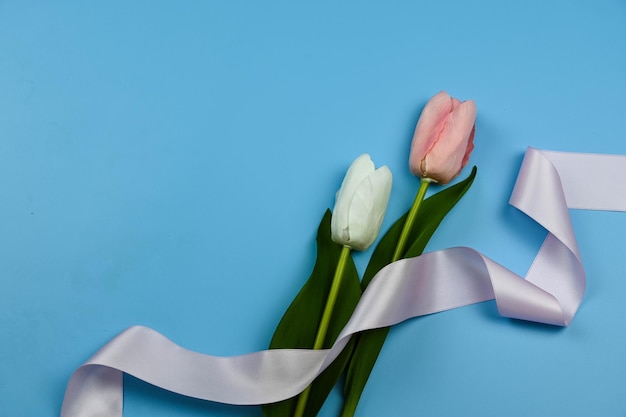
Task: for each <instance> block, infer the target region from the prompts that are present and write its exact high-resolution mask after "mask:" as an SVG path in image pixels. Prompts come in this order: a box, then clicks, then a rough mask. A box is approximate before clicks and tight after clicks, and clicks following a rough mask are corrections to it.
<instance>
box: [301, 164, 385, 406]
mask: <svg viewBox="0 0 626 417" xmlns="http://www.w3.org/2000/svg"><path fill="white" fill-rule="evenodd" d="M390 195H391V171H390V170H389V168H387V167H386V166H382V167H380V168H378V169H376V168H375V166H374V163H373V162H372V160H371V158H370V156H369V155H367V154H363V155H361V156H359V157H358V158H357V159H356V160H355V161H354V162H353V163H352V165H350V168H348V172H346V176H345V177H344V179H343V182H342V183H341V187H340V188H339V191H337V195H336V197H335V208H334V209H333V215H332V218H331V222H330V231H331V238H332V240H333V242H335V243H338V244H340V245H343V248H342V249H341V254H340V255H339V260H338V262H337V268H336V269H335V274H334V276H333V279H332V281H331V286H330V291H329V293H328V298H327V299H326V304H325V306H324V311H323V312H322V318H321V320H320V324H319V327H318V328H317V333H316V335H315V341H314V342H313V349H321V348H322V346H323V343H324V339H325V338H326V333H327V331H328V326H329V325H330V319H331V316H332V313H333V309H334V308H335V303H336V301H337V295H338V294H339V288H340V287H341V279H342V276H343V271H344V269H345V267H346V262H347V260H348V258H349V256H350V250H351V249H355V250H365V249H367V248H369V247H370V245H371V244H372V243H374V240H376V237H377V236H378V232H379V230H380V226H381V224H382V223H383V218H384V217H385V211H387V203H388V202H389V196H390ZM310 392H311V387H310V386H309V387H307V388H306V389H305V390H304V391H302V392H301V393H300V395H299V396H298V401H297V402H296V408H295V410H294V413H293V417H303V416H304V410H305V408H306V403H307V401H308V398H309V394H310Z"/></svg>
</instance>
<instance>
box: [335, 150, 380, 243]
mask: <svg viewBox="0 0 626 417" xmlns="http://www.w3.org/2000/svg"><path fill="white" fill-rule="evenodd" d="M374 171H375V167H374V163H373V162H372V160H371V158H370V156H369V155H367V154H363V155H361V156H359V157H358V158H357V159H355V160H354V162H353V163H352V165H350V168H348V171H347V172H346V176H345V177H344V179H343V182H342V183H341V187H340V188H339V191H337V195H336V197H335V208H334V209H333V216H332V220H331V231H332V237H333V241H335V242H336V243H339V244H342V245H347V244H348V243H349V242H350V241H351V240H352V239H351V230H350V219H349V211H350V204H351V201H352V199H353V196H354V193H355V191H356V189H357V187H358V186H359V184H360V183H361V182H362V181H363V180H364V179H365V178H367V177H368V176H369V175H370V174H371V173H373V172H374Z"/></svg>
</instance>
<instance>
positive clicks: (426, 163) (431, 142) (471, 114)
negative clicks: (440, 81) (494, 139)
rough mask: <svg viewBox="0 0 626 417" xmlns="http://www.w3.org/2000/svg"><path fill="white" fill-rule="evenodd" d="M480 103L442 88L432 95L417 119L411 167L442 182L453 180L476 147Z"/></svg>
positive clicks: (431, 178)
mask: <svg viewBox="0 0 626 417" xmlns="http://www.w3.org/2000/svg"><path fill="white" fill-rule="evenodd" d="M475 121H476V104H474V101H472V100H468V101H464V102H461V101H459V100H458V99H456V98H453V97H450V96H449V95H448V93H446V92H445V91H442V92H440V93H438V94H436V95H435V96H434V97H432V98H431V99H430V100H429V101H428V103H426V106H425V107H424V110H423V111H422V115H421V116H420V118H419V121H418V122H417V126H416V128H415V134H414V135H413V143H412V144H411V155H410V158H409V167H410V168H411V172H412V173H413V174H414V175H416V176H419V177H421V178H427V179H430V180H432V181H434V182H437V183H440V184H447V183H449V182H450V181H452V180H453V179H454V178H455V177H456V176H457V175H459V173H460V172H461V170H462V169H463V167H465V165H467V162H468V161H469V157H470V154H471V153H472V150H474V130H475Z"/></svg>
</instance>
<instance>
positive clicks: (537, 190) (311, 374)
mask: <svg viewBox="0 0 626 417" xmlns="http://www.w3.org/2000/svg"><path fill="white" fill-rule="evenodd" d="M581 167H584V170H583V169H581ZM589 173H593V176H590V175H589ZM625 176H626V156H613V155H595V154H577V153H564V152H550V151H541V150H537V149H533V148H529V149H528V150H527V152H526V155H525V157H524V161H523V162H522V167H521V169H520V172H519V174H518V178H517V182H516V184H515V187H514V190H513V194H512V196H511V199H510V204H512V205H513V206H515V207H517V208H518V209H519V210H521V211H523V212H524V213H526V214H527V215H528V216H530V217H531V218H532V219H534V220H535V221H537V222H538V223H539V224H541V225H542V226H543V227H544V228H546V230H547V231H548V236H547V237H546V239H545V241H544V242H543V245H542V246H541V248H540V250H539V252H538V253H537V256H536V257H535V260H534V262H533V264H532V266H531V267H530V269H529V271H528V273H527V275H526V277H525V278H522V277H520V276H518V275H516V274H514V273H513V272H511V271H509V270H508V269H506V268H505V267H503V266H501V265H499V264H498V263H496V262H494V261H493V260H491V259H489V258H487V257H486V256H484V255H482V254H480V253H479V252H477V251H475V250H473V249H470V248H465V247H459V248H451V249H445V250H441V251H436V252H431V253H427V254H424V255H422V256H419V257H417V258H411V259H403V260H400V261H397V262H394V263H392V264H390V265H388V266H387V267H385V268H383V269H382V270H381V271H380V272H379V273H378V274H377V275H376V277H375V278H374V279H373V280H372V282H371V283H370V285H369V286H368V288H367V290H366V291H365V292H364V293H363V296H362V298H361V300H360V302H359V304H358V306H357V308H356V310H355V312H354V314H353V315H352V317H351V319H350V321H349V322H348V323H347V324H346V326H345V328H344V329H343V330H342V332H341V334H340V335H339V336H338V338H337V341H336V342H335V344H334V345H333V346H332V348H330V349H326V350H307V349H277V350H265V351H260V352H255V353H251V354H248V355H241V356H232V357H218V356H211V355H204V354H200V353H196V352H192V351H190V350H187V349H184V348H183V347H181V346H178V345H176V344H174V343H173V342H172V341H170V340H169V339H167V338H166V337H165V336H163V335H161V334H160V333H158V332H156V331H154V330H152V329H149V328H147V327H141V326H134V327H131V328H129V329H127V330H125V331H123V332H122V333H120V334H119V335H118V336H116V337H115V338H114V339H112V340H111V341H110V342H109V343H107V344H106V345H104V346H103V347H102V348H101V349H100V350H99V351H98V352H97V353H96V354H95V355H93V356H92V357H91V358H90V359H89V360H88V361H87V362H85V363H84V364H83V365H82V366H81V367H80V368H78V369H77V370H76V371H75V372H74V374H73V375H72V377H71V378H70V381H69V383H68V386H67V390H66V392H65V398H64V401H63V407H62V410H61V417H97V416H103V415H106V416H111V417H121V416H122V412H123V373H127V374H130V375H133V376H135V377H136V378H139V379H141V380H143V381H145V382H148V383H150V384H152V385H156V386H158V387H161V388H164V389H166V390H169V391H173V392H176V393H178V394H182V395H186V396H189V397H195V398H200V399H203V400H209V401H216V402H221V403H228V404H239V405H244V404H245V405H254V404H265V403H271V402H276V401H280V400H283V399H286V398H290V397H293V396H294V395H297V394H298V393H300V392H301V391H302V390H303V389H304V388H305V387H306V386H308V385H309V384H310V383H311V382H312V381H313V380H314V379H315V377H316V376H317V375H319V374H320V373H321V372H322V371H323V370H324V369H326V367H327V366H328V365H330V363H331V362H332V361H333V360H334V359H335V358H336V357H337V355H338V354H339V353H340V352H341V350H342V349H343V348H344V347H345V345H346V343H347V342H348V340H349V338H350V337H351V336H352V335H353V334H355V333H357V332H360V331H364V330H369V329H374V328H379V327H386V326H391V325H394V324H397V323H400V322H402V321H404V320H407V319H409V318H413V317H418V316H422V315H426V314H432V313H437V312H440V311H444V310H449V309H452V308H456V307H461V306H466V305H469V304H474V303H478V302H482V301H486V300H491V299H494V298H495V300H496V304H497V307H498V311H499V312H500V314H501V315H502V316H505V317H511V318H516V319H522V320H530V321H536V322H541V323H547V324H553V325H557V326H567V325H568V324H569V323H570V322H571V320H572V319H573V317H574V315H575V314H576V311H577V309H578V306H579V305H580V303H581V300H582V297H583V294H584V291H585V282H586V281H585V280H586V278H585V271H584V269H583V265H582V262H581V258H580V254H579V250H578V245H577V243H576V239H575V236H574V231H573V229H572V224H571V220H570V217H569V212H568V208H575V209H591V210H614V211H626V182H625V181H623V178H624V177H625ZM597 178H602V179H603V182H604V183H605V184H606V185H607V187H606V188H605V189H601V188H598V187H597V183H596V182H594V180H595V179H597ZM606 189H610V190H611V192H610V193H609V192H606V191H605V190H606Z"/></svg>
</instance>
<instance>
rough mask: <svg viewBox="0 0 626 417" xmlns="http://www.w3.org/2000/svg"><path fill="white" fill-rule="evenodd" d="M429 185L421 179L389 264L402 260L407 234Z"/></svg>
mask: <svg viewBox="0 0 626 417" xmlns="http://www.w3.org/2000/svg"><path fill="white" fill-rule="evenodd" d="M430 183H431V180H430V179H428V178H422V181H421V182H420V188H419V190H418V191H417V195H416V196H415V200H414V201H413V205H412V206H411V210H409V214H408V215H407V216H406V221H405V222H404V226H403V227H402V233H400V239H398V244H397V245H396V250H395V251H394V252H393V257H392V258H391V262H395V261H397V260H398V259H400V258H402V255H403V254H404V247H405V246H406V241H407V240H408V238H409V232H410V231H411V228H412V227H413V223H414V222H415V217H416V216H417V211H418V210H419V207H420V205H421V204H422V201H424V196H425V195H426V190H428V186H429V185H430Z"/></svg>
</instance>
